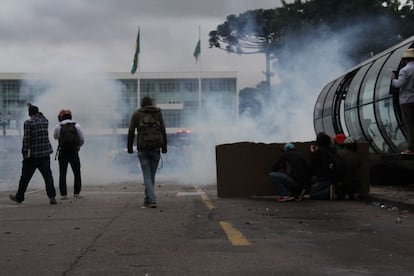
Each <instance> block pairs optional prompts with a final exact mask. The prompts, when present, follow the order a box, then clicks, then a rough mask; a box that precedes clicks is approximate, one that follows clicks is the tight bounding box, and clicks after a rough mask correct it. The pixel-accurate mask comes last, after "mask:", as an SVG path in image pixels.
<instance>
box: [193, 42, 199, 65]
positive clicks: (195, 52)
mask: <svg viewBox="0 0 414 276" xmlns="http://www.w3.org/2000/svg"><path fill="white" fill-rule="evenodd" d="M200 53H201V45H200V39H199V40H198V42H197V45H196V47H195V50H194V54H193V56H194V57H195V59H196V62H198V57H199V56H200Z"/></svg>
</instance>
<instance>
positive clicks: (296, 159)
mask: <svg viewBox="0 0 414 276" xmlns="http://www.w3.org/2000/svg"><path fill="white" fill-rule="evenodd" d="M272 171H274V172H284V173H286V174H287V175H289V176H290V177H292V179H293V180H294V181H295V182H296V183H298V184H299V185H300V186H301V187H302V188H305V187H306V186H308V185H309V182H310V178H309V169H308V164H307V163H306V160H305V159H304V158H303V156H302V155H301V154H300V153H299V152H297V151H295V150H290V151H286V152H283V153H282V154H281V156H280V158H279V160H278V161H276V162H275V163H274V164H273V166H272Z"/></svg>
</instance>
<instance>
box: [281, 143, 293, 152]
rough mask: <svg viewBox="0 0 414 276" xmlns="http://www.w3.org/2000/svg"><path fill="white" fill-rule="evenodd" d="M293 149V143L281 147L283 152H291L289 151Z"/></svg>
mask: <svg viewBox="0 0 414 276" xmlns="http://www.w3.org/2000/svg"><path fill="white" fill-rule="evenodd" d="M294 149H295V145H294V144H293V143H287V144H285V146H284V147H283V150H284V151H291V150H294Z"/></svg>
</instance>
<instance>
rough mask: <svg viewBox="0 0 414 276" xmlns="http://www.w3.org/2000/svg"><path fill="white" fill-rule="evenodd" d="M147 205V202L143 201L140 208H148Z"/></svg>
mask: <svg viewBox="0 0 414 276" xmlns="http://www.w3.org/2000/svg"><path fill="white" fill-rule="evenodd" d="M149 205H150V204H149V202H144V204H142V206H141V208H142V209H145V208H148V207H149Z"/></svg>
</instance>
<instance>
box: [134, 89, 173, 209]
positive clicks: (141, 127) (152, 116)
mask: <svg viewBox="0 0 414 276" xmlns="http://www.w3.org/2000/svg"><path fill="white" fill-rule="evenodd" d="M136 130H137V132H138V135H137V149H138V159H139V162H140V164H141V169H142V174H143V177H144V186H145V198H144V205H143V207H150V208H156V207H157V198H156V196H155V189H154V187H155V174H156V172H157V168H158V163H159V161H160V158H161V155H160V148H161V149H162V153H167V133H166V130H165V125H164V120H163V117H162V113H161V109H159V108H157V107H155V106H153V104H152V100H151V98H150V97H144V98H142V100H141V108H140V109H139V110H137V111H135V112H134V114H132V117H131V122H130V124H129V131H128V145H127V147H128V153H130V154H131V153H133V152H134V150H133V144H134V138H135V131H136Z"/></svg>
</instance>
